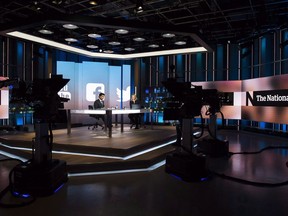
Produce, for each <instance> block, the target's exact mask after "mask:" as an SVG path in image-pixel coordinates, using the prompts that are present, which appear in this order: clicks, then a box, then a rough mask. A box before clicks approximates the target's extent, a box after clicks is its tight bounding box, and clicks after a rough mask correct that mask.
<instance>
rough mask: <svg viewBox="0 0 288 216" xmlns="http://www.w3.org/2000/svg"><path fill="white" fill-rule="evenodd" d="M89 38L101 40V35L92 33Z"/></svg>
mask: <svg viewBox="0 0 288 216" xmlns="http://www.w3.org/2000/svg"><path fill="white" fill-rule="evenodd" d="M88 37H90V38H100V37H101V35H100V34H96V33H91V34H88Z"/></svg>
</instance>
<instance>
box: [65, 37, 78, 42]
mask: <svg viewBox="0 0 288 216" xmlns="http://www.w3.org/2000/svg"><path fill="white" fill-rule="evenodd" d="M65 41H67V42H77V41H78V40H77V39H76V38H65Z"/></svg>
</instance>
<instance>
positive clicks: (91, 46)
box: [86, 44, 98, 49]
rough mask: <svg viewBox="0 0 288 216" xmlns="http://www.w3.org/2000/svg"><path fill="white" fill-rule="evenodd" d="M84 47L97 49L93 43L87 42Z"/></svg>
mask: <svg viewBox="0 0 288 216" xmlns="http://www.w3.org/2000/svg"><path fill="white" fill-rule="evenodd" d="M86 47H87V48H90V49H97V48H98V46H97V45H94V44H88V45H87V46H86Z"/></svg>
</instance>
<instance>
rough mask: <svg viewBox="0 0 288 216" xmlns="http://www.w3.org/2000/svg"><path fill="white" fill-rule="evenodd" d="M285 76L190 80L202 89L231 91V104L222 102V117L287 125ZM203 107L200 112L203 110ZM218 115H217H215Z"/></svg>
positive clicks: (287, 105) (286, 77) (286, 79)
mask: <svg viewBox="0 0 288 216" xmlns="http://www.w3.org/2000/svg"><path fill="white" fill-rule="evenodd" d="M287 83H288V75H277V76H272V77H262V78H255V79H248V80H242V81H240V80H239V81H238V80H237V81H214V82H192V84H193V85H201V86H202V88H203V89H217V90H218V91H220V92H224V93H225V92H226V93H232V95H233V103H232V104H230V105H223V106H222V108H221V112H222V113H223V114H224V117H225V119H246V120H252V121H260V122H271V123H280V124H287V123H288V118H287V117H286V116H287V113H288V85H287ZM205 109H206V108H205V107H203V111H202V113H204V112H205ZM219 117H220V115H219Z"/></svg>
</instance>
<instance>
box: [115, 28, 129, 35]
mask: <svg viewBox="0 0 288 216" xmlns="http://www.w3.org/2000/svg"><path fill="white" fill-rule="evenodd" d="M115 33H117V34H128V33H129V31H128V30H126V29H116V30H115Z"/></svg>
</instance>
